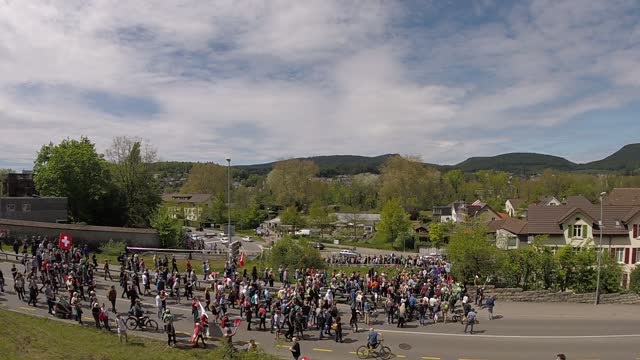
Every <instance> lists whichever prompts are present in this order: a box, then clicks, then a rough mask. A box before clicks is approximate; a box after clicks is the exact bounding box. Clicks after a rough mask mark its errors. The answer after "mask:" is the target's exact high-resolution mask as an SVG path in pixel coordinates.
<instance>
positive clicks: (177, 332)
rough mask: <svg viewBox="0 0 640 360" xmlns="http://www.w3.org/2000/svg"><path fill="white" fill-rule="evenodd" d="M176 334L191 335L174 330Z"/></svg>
mask: <svg viewBox="0 0 640 360" xmlns="http://www.w3.org/2000/svg"><path fill="white" fill-rule="evenodd" d="M176 334H180V335H191V334H189V333H188V332H186V331H176Z"/></svg>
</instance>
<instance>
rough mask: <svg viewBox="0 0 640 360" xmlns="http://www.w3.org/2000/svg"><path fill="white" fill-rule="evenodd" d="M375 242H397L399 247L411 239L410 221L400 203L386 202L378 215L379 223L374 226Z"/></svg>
mask: <svg viewBox="0 0 640 360" xmlns="http://www.w3.org/2000/svg"><path fill="white" fill-rule="evenodd" d="M376 228H377V231H378V232H377V234H376V241H377V242H379V243H383V244H384V243H393V242H397V244H399V245H400V247H403V245H402V244H403V243H404V242H405V241H406V240H407V239H408V238H410V237H411V231H412V229H411V220H410V219H409V214H407V212H406V211H404V209H403V208H402V205H400V201H398V200H396V199H392V200H388V201H387V202H386V203H385V204H384V207H383V208H382V212H381V213H380V222H379V223H378V224H377V225H376Z"/></svg>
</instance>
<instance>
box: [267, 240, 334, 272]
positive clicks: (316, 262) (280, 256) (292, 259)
mask: <svg viewBox="0 0 640 360" xmlns="http://www.w3.org/2000/svg"><path fill="white" fill-rule="evenodd" d="M267 263H268V264H269V265H270V266H271V267H272V268H277V267H279V266H280V265H282V266H285V267H289V268H290V269H301V268H313V269H323V268H324V267H325V266H326V262H325V261H324V260H323V259H322V256H321V255H320V251H318V250H317V249H314V248H313V247H311V246H310V245H309V243H308V242H307V241H306V240H293V239H291V238H290V237H289V236H285V237H283V238H282V240H280V241H278V242H276V243H275V244H274V245H273V246H272V247H271V250H269V252H268V254H267Z"/></svg>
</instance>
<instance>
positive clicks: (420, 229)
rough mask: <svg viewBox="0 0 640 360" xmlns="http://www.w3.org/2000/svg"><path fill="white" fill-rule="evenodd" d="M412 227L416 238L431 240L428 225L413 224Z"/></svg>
mask: <svg viewBox="0 0 640 360" xmlns="http://www.w3.org/2000/svg"><path fill="white" fill-rule="evenodd" d="M412 227H413V231H414V232H415V234H416V236H417V237H418V238H419V239H420V240H423V239H428V238H429V228H428V227H427V225H425V224H422V223H413V224H412Z"/></svg>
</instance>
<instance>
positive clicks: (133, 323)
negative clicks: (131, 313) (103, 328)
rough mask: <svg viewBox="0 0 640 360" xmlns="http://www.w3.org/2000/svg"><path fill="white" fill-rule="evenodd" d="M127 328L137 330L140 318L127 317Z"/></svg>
mask: <svg viewBox="0 0 640 360" xmlns="http://www.w3.org/2000/svg"><path fill="white" fill-rule="evenodd" d="M126 325H127V329H129V330H135V329H136V328H137V327H138V320H137V319H136V318H134V317H129V318H127V322H126Z"/></svg>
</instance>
